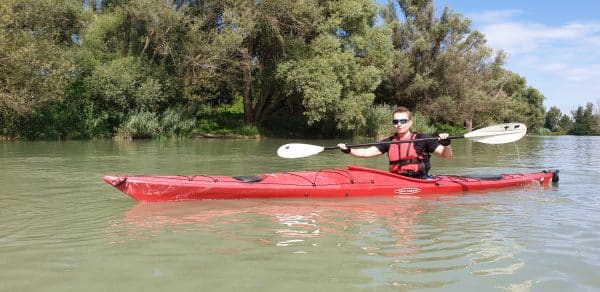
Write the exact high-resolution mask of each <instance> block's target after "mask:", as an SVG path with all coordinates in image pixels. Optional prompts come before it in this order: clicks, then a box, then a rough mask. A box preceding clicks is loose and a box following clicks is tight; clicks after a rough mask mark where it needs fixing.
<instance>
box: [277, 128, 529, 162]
mask: <svg viewBox="0 0 600 292" xmlns="http://www.w3.org/2000/svg"><path fill="white" fill-rule="evenodd" d="M526 133H527V126H525V124H521V123H507V124H499V125H493V126H489V127H485V128H481V129H479V130H475V131H472V132H469V133H466V134H464V135H459V136H450V137H448V139H462V138H466V139H470V140H473V141H475V142H479V143H484V144H504V143H510V142H515V141H517V140H519V139H521V138H523V136H525V134H526ZM437 139H438V137H431V138H422V139H411V140H403V141H395V142H392V141H389V142H385V143H387V144H398V143H410V142H417V141H428V140H437ZM378 144H381V142H376V143H364V144H348V145H346V146H348V147H365V146H374V145H378ZM334 149H339V148H338V147H337V146H331V147H323V146H317V145H310V144H302V143H291V144H285V145H282V146H281V147H279V149H277V155H279V157H282V158H301V157H307V156H311V155H315V154H318V153H321V152H322V151H323V150H334Z"/></svg>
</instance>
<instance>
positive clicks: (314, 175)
mask: <svg viewBox="0 0 600 292" xmlns="http://www.w3.org/2000/svg"><path fill="white" fill-rule="evenodd" d="M103 179H104V181H106V182H107V183H109V184H110V185H112V186H114V187H115V188H117V189H119V190H121V191H122V192H124V193H125V194H127V195H129V196H130V197H132V198H134V199H135V200H137V201H141V202H164V201H186V200H211V199H261V198H342V197H366V196H401V195H417V196H421V195H435V194H438V195H439V194H451V193H465V192H471V191H485V190H494V189H503V188H510V187H519V186H524V185H527V184H532V183H534V184H538V185H548V184H549V183H550V182H551V181H557V180H558V171H542V172H536V173H516V174H501V175H497V176H492V177H467V176H447V175H440V176H434V177H433V178H431V179H427V180H422V179H414V178H408V177H404V176H400V175H396V174H392V173H389V172H385V171H380V170H376V169H370V168H365V167H359V166H348V167H347V168H345V169H341V168H340V169H321V170H309V171H294V172H279V173H271V174H259V175H256V176H246V177H232V176H205V175H196V176H116V175H107V176H104V177H103Z"/></svg>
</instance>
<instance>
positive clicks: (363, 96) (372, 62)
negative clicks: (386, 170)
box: [278, 0, 392, 130]
mask: <svg viewBox="0 0 600 292" xmlns="http://www.w3.org/2000/svg"><path fill="white" fill-rule="evenodd" d="M323 6H324V10H323V11H322V14H323V17H324V21H323V24H322V26H321V33H320V34H319V36H317V37H316V38H315V39H314V40H312V41H311V42H310V43H309V44H307V46H306V49H305V50H302V51H300V52H299V53H298V54H296V55H294V56H292V58H289V59H288V60H287V61H285V62H283V63H282V64H281V65H280V66H279V68H278V76H279V78H281V79H283V80H284V82H285V88H286V92H285V93H286V94H287V96H288V97H289V98H297V100H298V101H299V102H298V103H299V104H301V105H302V108H303V109H304V110H303V112H304V115H305V116H306V117H307V118H308V123H309V124H313V123H317V122H320V121H326V122H327V121H332V122H334V123H335V124H336V128H337V129H341V130H356V129H357V128H359V127H360V126H362V125H365V124H366V122H367V120H366V114H367V111H368V109H369V107H370V106H371V105H372V104H373V101H374V98H375V95H374V91H375V89H376V87H377V86H378V85H379V83H380V82H381V79H382V76H383V75H384V73H385V72H386V71H388V70H389V69H390V68H391V64H392V63H391V56H392V46H391V43H390V42H389V39H388V38H389V34H390V32H389V30H388V29H387V27H385V26H379V27H376V26H375V24H374V21H375V16H376V9H375V7H374V6H373V4H372V3H371V2H370V1H363V0H356V1H344V2H337V1H326V2H324V3H323Z"/></svg>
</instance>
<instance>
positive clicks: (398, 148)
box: [387, 133, 427, 178]
mask: <svg viewBox="0 0 600 292" xmlns="http://www.w3.org/2000/svg"><path fill="white" fill-rule="evenodd" d="M416 137H417V134H416V133H413V134H412V136H411V137H410V139H411V140H412V139H415V138H416ZM401 140H402V139H400V137H398V135H397V134H396V135H394V136H393V137H392V142H395V141H401ZM406 140H408V139H406ZM387 154H388V159H389V161H390V172H393V173H397V174H402V175H406V176H411V177H418V178H421V177H423V176H425V175H427V169H426V166H425V162H426V161H427V157H425V155H423V154H422V153H417V150H416V149H415V143H414V142H409V143H395V144H390V148H389V150H388V153H387Z"/></svg>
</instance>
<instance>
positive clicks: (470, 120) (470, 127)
mask: <svg viewBox="0 0 600 292" xmlns="http://www.w3.org/2000/svg"><path fill="white" fill-rule="evenodd" d="M465 127H466V128H467V131H469V132H471V131H473V118H471V117H469V118H465Z"/></svg>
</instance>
